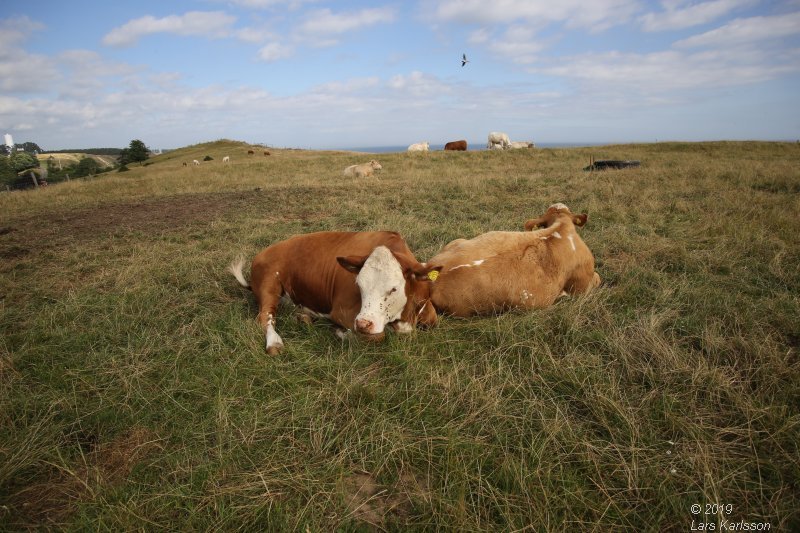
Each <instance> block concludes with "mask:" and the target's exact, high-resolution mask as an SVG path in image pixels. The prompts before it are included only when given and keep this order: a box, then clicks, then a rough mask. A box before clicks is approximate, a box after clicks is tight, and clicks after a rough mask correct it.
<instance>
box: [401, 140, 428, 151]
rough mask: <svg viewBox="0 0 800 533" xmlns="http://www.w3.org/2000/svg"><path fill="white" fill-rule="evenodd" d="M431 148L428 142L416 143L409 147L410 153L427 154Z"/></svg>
mask: <svg viewBox="0 0 800 533" xmlns="http://www.w3.org/2000/svg"><path fill="white" fill-rule="evenodd" d="M430 148H431V146H430V144H428V142H427V141H426V142H421V143H414V144H412V145H411V146H409V147H408V150H407V151H408V152H427V151H428V150H430Z"/></svg>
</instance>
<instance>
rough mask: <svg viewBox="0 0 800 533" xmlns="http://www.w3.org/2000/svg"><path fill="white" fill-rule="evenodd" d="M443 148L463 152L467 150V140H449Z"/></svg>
mask: <svg viewBox="0 0 800 533" xmlns="http://www.w3.org/2000/svg"><path fill="white" fill-rule="evenodd" d="M444 149H445V150H455V151H460V152H465V151H466V150H467V141H463V140H462V141H450V142H449V143H447V144H445V145H444Z"/></svg>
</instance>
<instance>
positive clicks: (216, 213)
mask: <svg viewBox="0 0 800 533" xmlns="http://www.w3.org/2000/svg"><path fill="white" fill-rule="evenodd" d="M317 194H319V193H317ZM323 194H325V195H326V196H330V197H333V196H334V195H335V194H337V191H335V190H331V191H327V190H325V191H324V193H323ZM307 196H308V191H307V190H302V189H301V188H296V187H289V188H284V189H278V190H269V191H267V190H261V189H256V190H252V191H241V192H222V193H208V194H183V195H175V196H169V197H162V198H156V199H146V200H141V201H136V202H130V203H120V204H106V205H100V206H96V207H92V208H89V209H76V210H72V211H63V212H57V213H45V214H41V215H37V216H31V217H26V218H20V219H17V220H13V221H9V222H6V223H4V224H3V228H2V229H3V231H2V232H0V257H2V258H5V259H17V258H21V257H23V256H25V255H28V254H29V253H35V252H37V251H39V250H42V249H46V248H52V247H61V246H72V245H75V244H80V243H83V242H87V241H93V240H102V239H106V238H108V237H110V236H112V235H119V234H128V233H133V232H144V233H148V234H159V233H164V232H173V231H181V230H184V229H185V228H187V227H191V226H199V225H205V224H208V223H210V222H212V221H214V220H216V219H219V218H222V217H224V216H226V215H230V214H236V215H237V216H238V215H240V214H241V213H243V212H246V211H248V210H252V209H259V210H262V211H263V212H264V213H265V214H267V213H268V212H269V206H274V205H280V206H281V213H282V214H281V218H282V219H294V218H297V219H301V220H305V219H316V218H320V217H322V216H324V213H320V211H319V210H318V209H317V210H314V208H313V207H309V206H308V205H307Z"/></svg>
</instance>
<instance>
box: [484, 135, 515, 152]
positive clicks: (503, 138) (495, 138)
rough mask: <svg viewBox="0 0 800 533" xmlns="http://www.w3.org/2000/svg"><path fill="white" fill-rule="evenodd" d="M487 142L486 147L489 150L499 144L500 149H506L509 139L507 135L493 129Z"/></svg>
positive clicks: (509, 142)
mask: <svg viewBox="0 0 800 533" xmlns="http://www.w3.org/2000/svg"><path fill="white" fill-rule="evenodd" d="M488 140H489V142H487V143H486V148H488V149H489V150H492V149H494V147H495V146H496V145H500V147H501V149H502V150H505V149H507V148H508V147H509V146H511V139H509V138H508V135H506V134H505V133H502V132H498V131H493V132H491V133H490V134H489V139H488Z"/></svg>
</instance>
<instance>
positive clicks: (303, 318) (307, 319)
mask: <svg viewBox="0 0 800 533" xmlns="http://www.w3.org/2000/svg"><path fill="white" fill-rule="evenodd" d="M297 320H298V322H302V323H303V324H305V325H306V326H310V325H311V324H312V323H313V322H314V319H312V318H311V317H310V316H308V315H307V314H305V313H297Z"/></svg>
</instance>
